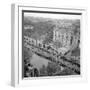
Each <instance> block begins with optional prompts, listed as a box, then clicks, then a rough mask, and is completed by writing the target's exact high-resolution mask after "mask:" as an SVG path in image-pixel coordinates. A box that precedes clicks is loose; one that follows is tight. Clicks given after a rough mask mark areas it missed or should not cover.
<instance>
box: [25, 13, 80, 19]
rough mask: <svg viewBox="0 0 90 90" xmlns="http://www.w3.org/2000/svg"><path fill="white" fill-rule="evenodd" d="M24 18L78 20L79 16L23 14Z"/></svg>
mask: <svg viewBox="0 0 90 90" xmlns="http://www.w3.org/2000/svg"><path fill="white" fill-rule="evenodd" d="M24 16H33V17H43V18H54V19H80V18H81V15H66V14H48V13H31V12H30V13H29V12H25V13H24Z"/></svg>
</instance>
